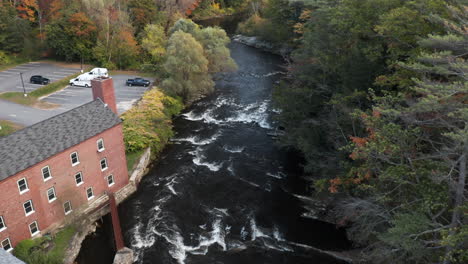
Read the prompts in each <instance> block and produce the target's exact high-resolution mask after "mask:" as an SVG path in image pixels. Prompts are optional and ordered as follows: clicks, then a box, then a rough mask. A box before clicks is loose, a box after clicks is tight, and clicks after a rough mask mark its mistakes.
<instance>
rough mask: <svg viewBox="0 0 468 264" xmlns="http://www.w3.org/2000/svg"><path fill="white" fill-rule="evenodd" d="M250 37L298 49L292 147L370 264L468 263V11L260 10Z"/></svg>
mask: <svg viewBox="0 0 468 264" xmlns="http://www.w3.org/2000/svg"><path fill="white" fill-rule="evenodd" d="M252 7H253V8H252V10H251V14H252V15H251V17H250V18H249V19H247V20H246V21H245V22H244V23H242V24H241V25H240V26H239V30H240V32H241V33H243V34H247V35H249V34H250V35H258V36H260V37H261V38H262V39H263V40H267V41H271V42H274V43H287V44H288V45H289V46H290V47H292V48H293V49H294V51H293V52H292V54H290V57H289V58H287V59H288V61H289V62H290V63H289V64H288V73H287V77H286V78H285V79H284V80H283V81H282V82H281V83H280V84H279V85H278V86H277V87H276V91H275V102H276V104H277V106H278V107H279V108H281V109H282V112H281V114H279V116H278V118H279V120H280V121H281V122H282V124H283V125H284V126H285V127H286V131H287V133H286V136H284V137H283V139H282V143H283V144H284V145H287V146H294V147H295V148H297V149H299V150H301V152H302V153H303V155H304V158H305V163H304V170H305V174H306V175H308V177H309V178H310V179H311V180H312V181H313V187H314V189H315V193H316V195H317V196H320V195H323V194H326V193H328V195H327V196H328V197H330V196H332V197H336V199H335V203H334V204H333V205H334V208H335V210H334V211H333V212H334V216H335V217H336V220H337V222H338V223H339V224H341V225H344V226H347V227H348V228H347V230H348V233H349V238H350V239H351V240H352V241H353V242H354V244H355V246H356V247H358V248H361V249H362V250H361V252H362V254H361V256H360V258H361V259H362V261H364V262H369V263H467V262H468V250H467V248H468V225H467V224H468V215H467V214H468V203H467V200H466V197H467V195H466V169H467V168H466V166H467V164H466V159H467V155H468V85H467V77H466V74H467V70H468V64H467V63H466V59H467V56H468V55H467V54H468V32H467V21H468V6H467V5H466V2H464V1H459V0H449V1H442V0H413V1H402V0H340V1H319V0H317V1H311V0H310V1H304V2H300V1H286V0H269V1H258V5H257V6H255V5H253V6H252Z"/></svg>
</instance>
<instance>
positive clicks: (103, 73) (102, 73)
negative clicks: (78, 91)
mask: <svg viewBox="0 0 468 264" xmlns="http://www.w3.org/2000/svg"><path fill="white" fill-rule="evenodd" d="M96 77H109V73H108V71H107V69H106V68H94V69H92V70H90V71H89V72H85V73H83V74H80V75H79V76H78V77H77V78H78V79H80V80H82V81H91V80H92V79H94V78H96ZM90 86H91V85H90Z"/></svg>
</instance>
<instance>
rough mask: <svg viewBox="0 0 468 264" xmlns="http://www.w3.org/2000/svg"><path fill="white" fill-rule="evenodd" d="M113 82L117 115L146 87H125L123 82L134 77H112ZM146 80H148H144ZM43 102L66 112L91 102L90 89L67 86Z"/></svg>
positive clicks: (137, 97) (139, 95) (133, 101)
mask: <svg viewBox="0 0 468 264" xmlns="http://www.w3.org/2000/svg"><path fill="white" fill-rule="evenodd" d="M111 77H112V79H113V80H114V89H115V97H116V100H117V111H118V112H119V114H122V113H124V112H125V111H127V110H128V109H130V108H131V107H132V105H133V103H135V102H136V101H138V100H139V99H140V98H141V96H142V95H143V93H144V92H145V91H146V90H147V89H148V87H140V86H132V87H128V86H126V85H125V81H126V80H127V79H129V78H135V77H137V76H134V75H112V76H111ZM146 79H148V78H146ZM149 80H150V81H153V80H152V79H149ZM42 100H43V101H45V102H50V103H54V104H59V105H60V107H59V108H58V109H59V110H60V111H67V110H70V109H72V108H75V107H77V106H79V105H82V104H84V103H86V102H89V101H91V100H93V94H92V89H91V88H85V87H78V86H68V87H67V88H65V89H63V90H61V91H58V92H56V93H53V94H51V95H49V96H47V97H44V98H43V99H42Z"/></svg>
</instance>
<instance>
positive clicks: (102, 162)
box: [101, 158, 107, 171]
mask: <svg viewBox="0 0 468 264" xmlns="http://www.w3.org/2000/svg"><path fill="white" fill-rule="evenodd" d="M101 170H102V171H105V170H107V159H106V158H103V159H102V160H101Z"/></svg>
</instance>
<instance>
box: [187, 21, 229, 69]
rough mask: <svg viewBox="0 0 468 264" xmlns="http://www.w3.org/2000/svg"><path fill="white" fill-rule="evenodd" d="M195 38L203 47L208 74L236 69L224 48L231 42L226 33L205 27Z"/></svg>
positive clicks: (226, 49) (218, 29) (227, 50)
mask: <svg viewBox="0 0 468 264" xmlns="http://www.w3.org/2000/svg"><path fill="white" fill-rule="evenodd" d="M195 38H196V39H197V40H198V42H200V43H201V44H202V45H203V49H204V54H205V57H206V59H207V60H208V71H209V72H210V73H216V72H227V71H234V70H236V69H237V65H236V63H235V62H234V60H233V59H232V58H231V53H230V51H229V49H228V48H227V46H226V45H227V44H229V43H230V42H231V40H230V39H229V37H228V36H227V35H226V31H224V30H223V29H221V28H216V27H214V28H213V27H207V28H204V29H202V30H200V31H199V32H198V33H197V35H196V37H195Z"/></svg>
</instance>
